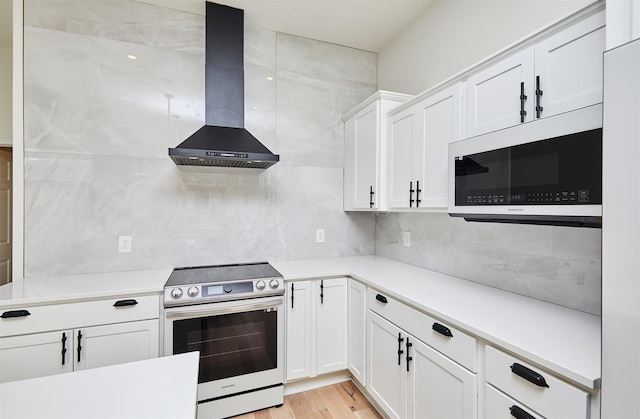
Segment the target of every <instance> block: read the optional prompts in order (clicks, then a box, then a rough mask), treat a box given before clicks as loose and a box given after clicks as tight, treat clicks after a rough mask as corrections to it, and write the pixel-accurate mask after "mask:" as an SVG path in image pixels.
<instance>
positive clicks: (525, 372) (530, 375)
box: [511, 362, 549, 387]
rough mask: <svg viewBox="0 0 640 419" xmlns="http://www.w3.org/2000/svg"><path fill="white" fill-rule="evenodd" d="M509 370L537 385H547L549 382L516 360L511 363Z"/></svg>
mask: <svg viewBox="0 0 640 419" xmlns="http://www.w3.org/2000/svg"><path fill="white" fill-rule="evenodd" d="M511 372H512V373H514V374H515V375H517V376H519V377H522V378H524V379H525V380H527V381H528V382H530V383H533V384H535V385H537V386H538V387H549V384H547V382H546V381H545V379H544V377H543V376H542V375H540V374H539V373H537V372H535V371H533V370H531V369H529V368H527V367H525V366H524V365H520V364H518V363H517V362H514V363H513V365H511Z"/></svg>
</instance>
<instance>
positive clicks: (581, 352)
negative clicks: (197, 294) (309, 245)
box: [0, 256, 601, 389]
mask: <svg viewBox="0 0 640 419" xmlns="http://www.w3.org/2000/svg"><path fill="white" fill-rule="evenodd" d="M271 264H272V265H273V266H274V267H275V268H276V269H277V270H278V271H279V272H280V273H282V275H283V276H284V277H285V280H287V281H295V280H304V279H312V278H327V277H338V276H350V277H353V278H355V279H357V280H360V281H361V282H363V283H365V284H366V285H368V286H370V287H373V288H375V289H377V290H379V291H381V292H383V293H385V294H387V295H389V296H391V297H394V298H396V299H399V300H401V301H404V302H405V303H407V304H408V305H410V306H413V307H414V308H417V309H419V310H422V311H424V312H426V313H428V314H430V315H432V316H434V317H438V318H440V319H441V320H443V321H445V322H448V323H450V324H452V325H454V326H455V327H457V328H460V329H463V330H466V331H467V332H469V333H471V334H473V335H476V336H477V337H479V338H482V339H485V340H486V341H489V342H492V343H494V344H495V345H497V346H499V347H501V348H503V349H506V350H508V351H511V352H513V353H515V354H516V355H520V356H522V357H524V358H526V360H528V361H531V362H533V363H536V364H539V365H540V366H542V367H545V368H547V369H549V370H551V371H555V372H556V373H557V374H560V375H562V376H564V377H566V378H568V379H569V380H572V381H574V382H575V383H577V384H580V385H583V386H585V387H587V388H591V389H595V388H599V386H600V375H601V373H600V369H601V356H600V355H601V351H600V347H601V318H600V317H599V316H595V315H592V314H588V313H584V312H581V311H577V310H572V309H569V308H565V307H561V306H558V305H555V304H550V303H546V302H543V301H539V300H536V299H533V298H529V297H524V296H521V295H518V294H514V293H510V292H506V291H502V290H499V289H496V288H491V287H488V286H484V285H481V284H476V283H474V282H471V281H465V280H462V279H459V278H455V277H452V276H448V275H444V274H440V273H437V272H433V271H429V270H427V269H422V268H419V267H416V266H412V265H408V264H405V263H401V262H397V261H394V260H391V259H387V258H383V257H379V256H357V257H340V258H321V259H306V260H291V261H272V262H271ZM170 274H171V269H158V270H147V271H131V272H113V273H98V274H81V275H67V276H57V277H56V276H53V277H38V278H27V279H22V280H18V281H15V282H13V283H11V284H8V285H4V286H2V287H0V310H6V309H14V308H20V307H28V306H33V305H41V304H58V303H64V302H71V301H77V300H83V299H99V298H110V297H118V296H122V297H124V296H127V295H139V294H146V293H160V292H162V289H163V287H164V284H165V282H166V281H167V279H168V278H169V275H170Z"/></svg>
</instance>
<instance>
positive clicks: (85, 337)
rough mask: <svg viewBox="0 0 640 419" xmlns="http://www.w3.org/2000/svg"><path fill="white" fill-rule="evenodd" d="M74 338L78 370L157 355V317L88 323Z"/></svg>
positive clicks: (75, 367) (75, 368)
mask: <svg viewBox="0 0 640 419" xmlns="http://www.w3.org/2000/svg"><path fill="white" fill-rule="evenodd" d="M80 333H82V340H80V341H79V340H78V338H79V336H80ZM74 338H75V351H76V353H75V354H74V356H73V358H74V370H76V371H77V370H81V369H89V368H98V367H106V366H107V365H115V364H124V363H126V362H134V361H142V360H144V359H150V358H157V357H158V342H159V341H158V320H144V321H139V322H131V323H121V324H109V325H104V326H95V327H88V328H86V329H84V330H78V331H76V332H75V334H74ZM78 345H80V346H81V350H80V351H79V354H78Z"/></svg>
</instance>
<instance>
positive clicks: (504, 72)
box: [466, 48, 535, 138]
mask: <svg viewBox="0 0 640 419" xmlns="http://www.w3.org/2000/svg"><path fill="white" fill-rule="evenodd" d="M532 81H533V49H531V48H530V49H526V50H524V51H521V52H519V53H517V54H514V55H512V56H510V57H508V58H506V59H504V60H503V61H500V62H499V63H497V64H494V65H493V66H491V67H489V68H487V69H485V70H482V71H480V72H479V73H476V74H473V75H471V76H470V77H469V78H468V79H467V87H466V91H467V95H466V98H467V124H466V126H467V133H466V137H467V138H469V137H475V136H476V135H480V134H484V133H487V132H491V131H497V130H499V129H503V128H507V127H511V126H514V125H518V124H520V123H521V122H522V121H521V119H520V110H521V105H520V91H521V85H522V83H524V93H525V95H526V96H527V99H526V100H525V102H524V111H525V112H526V115H525V116H524V122H528V121H531V120H533V112H532V111H533V103H534V101H535V95H534V91H533V89H532Z"/></svg>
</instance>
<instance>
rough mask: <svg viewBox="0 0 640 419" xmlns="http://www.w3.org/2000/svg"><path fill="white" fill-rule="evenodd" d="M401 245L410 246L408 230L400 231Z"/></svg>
mask: <svg viewBox="0 0 640 419" xmlns="http://www.w3.org/2000/svg"><path fill="white" fill-rule="evenodd" d="M402 245H403V246H404V247H411V232H409V231H403V232H402Z"/></svg>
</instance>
